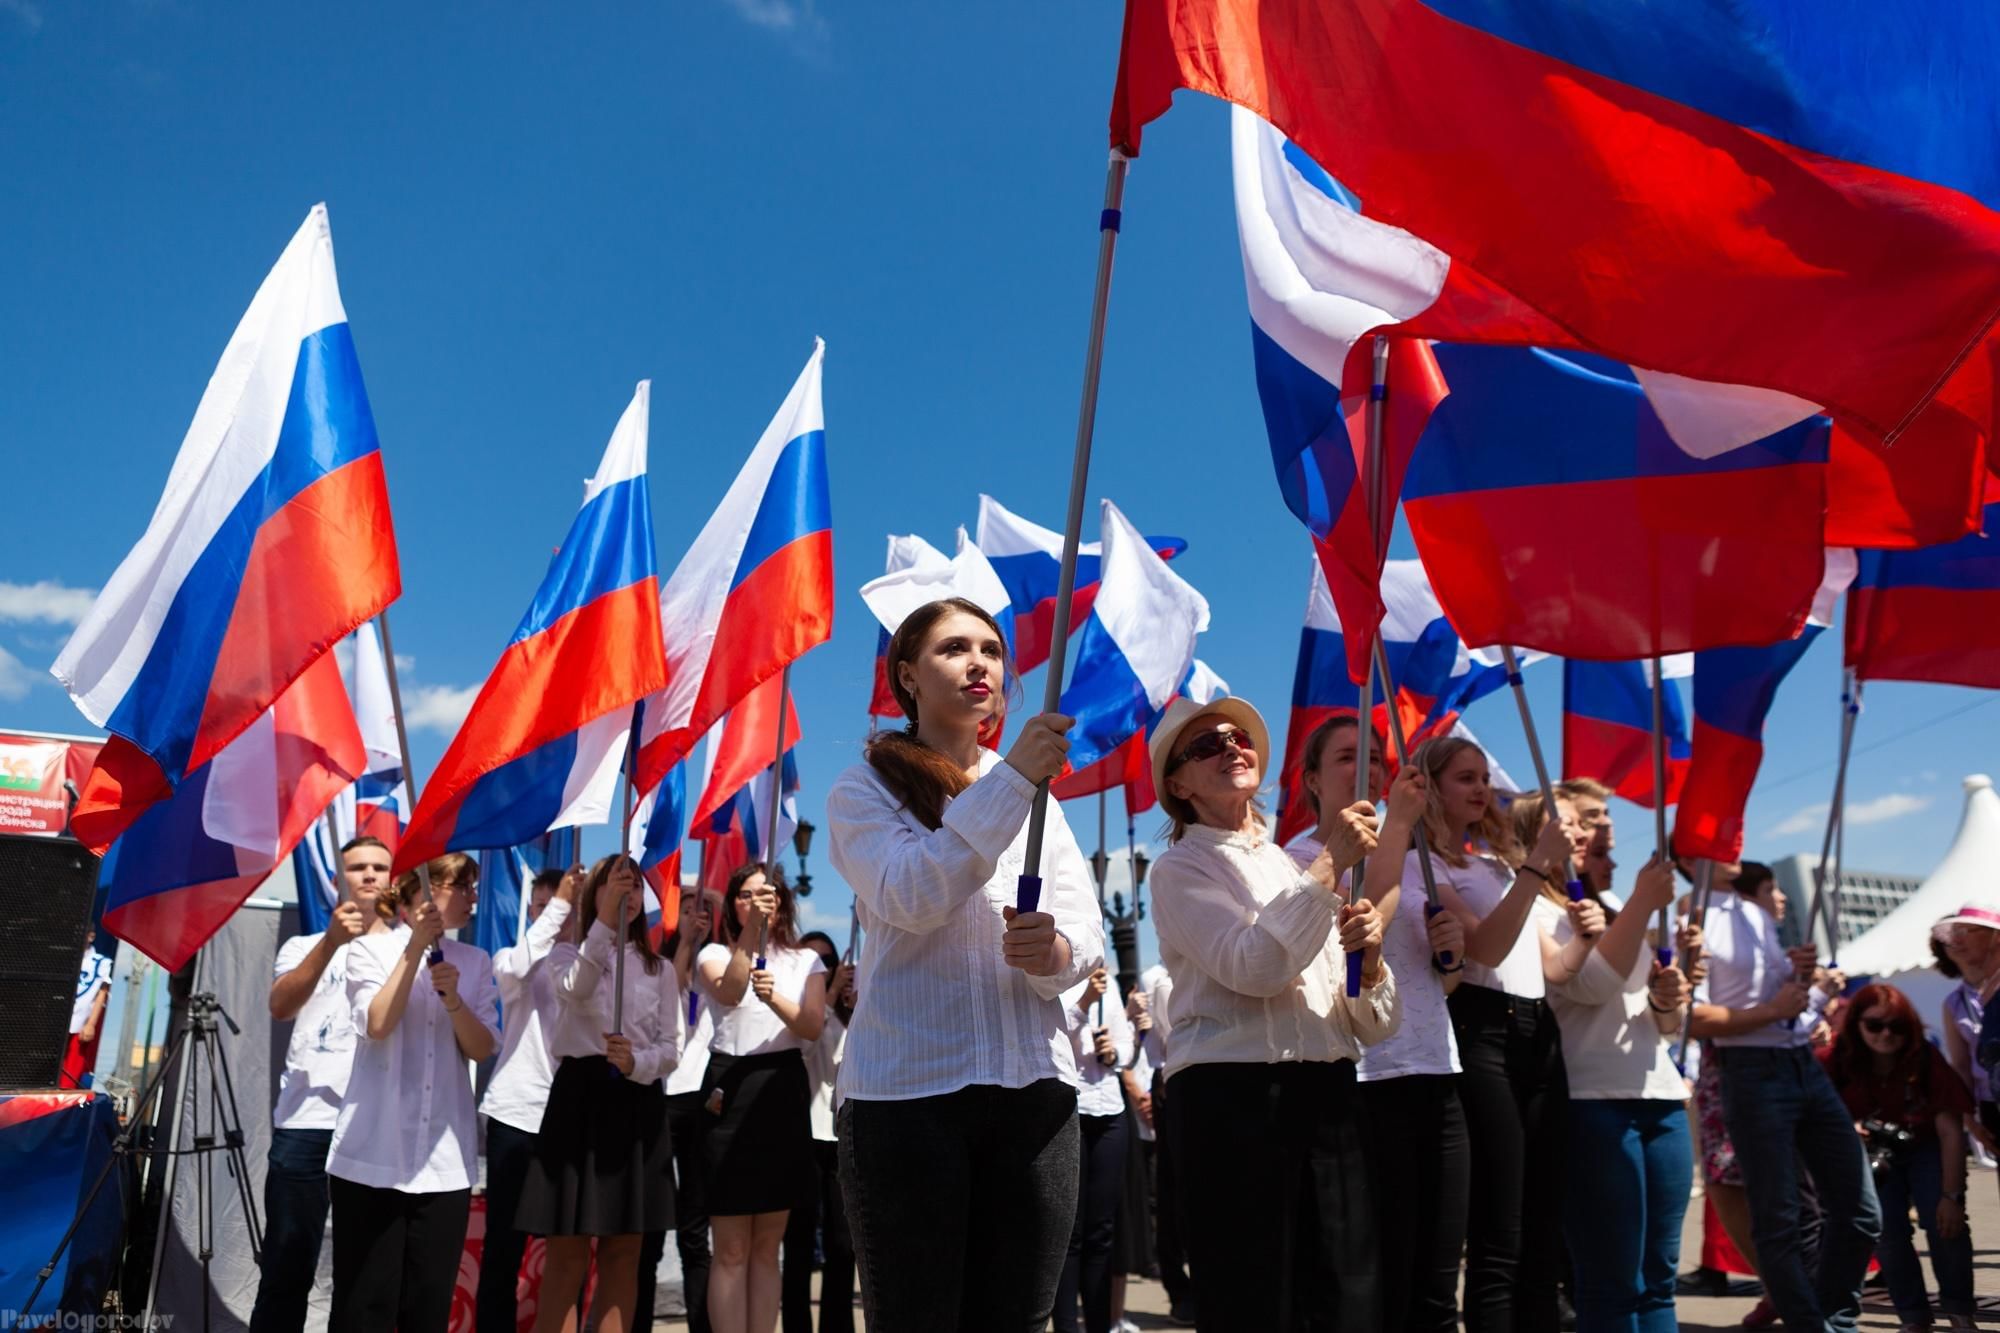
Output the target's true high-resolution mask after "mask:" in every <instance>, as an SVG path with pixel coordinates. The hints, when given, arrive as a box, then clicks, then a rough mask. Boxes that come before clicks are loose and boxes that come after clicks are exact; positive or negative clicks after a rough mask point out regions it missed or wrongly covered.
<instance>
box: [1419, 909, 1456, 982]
mask: <svg viewBox="0 0 2000 1333" xmlns="http://www.w3.org/2000/svg"><path fill="white" fill-rule="evenodd" d="M1443 910H1444V904H1442V903H1425V904H1424V920H1425V921H1427V922H1428V921H1429V920H1430V919H1431V918H1432V917H1434V916H1436V915H1437V914H1438V913H1439V912H1442V911H1443ZM1435 961H1436V963H1437V967H1438V971H1440V972H1449V971H1451V970H1452V962H1451V950H1449V949H1444V950H1441V951H1440V952H1439V953H1438V955H1437V958H1436V960H1435Z"/></svg>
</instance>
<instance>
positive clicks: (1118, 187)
mask: <svg viewBox="0 0 2000 1333" xmlns="http://www.w3.org/2000/svg"><path fill="white" fill-rule="evenodd" d="M1129 164H1130V163H1129V159H1128V158H1127V157H1126V156H1125V154H1123V153H1121V152H1119V151H1118V150H1117V149H1115V148H1114V149H1113V150H1112V151H1111V162H1110V165H1109V166H1108V167H1107V168H1106V169H1105V174H1104V209H1103V211H1102V212H1101V213H1100V214H1099V215H1098V223H1097V226H1098V242H1097V289H1096V293H1095V295H1094V296H1093V297H1092V299H1091V306H1090V341H1089V343H1088V344H1087V345H1086V347H1085V350H1084V358H1083V400H1082V402H1081V404H1080V405H1079V407H1078V409H1077V417H1076V448H1075V452H1074V454H1073V456H1072V458H1071V460H1070V476H1069V512H1068V514H1067V515H1066V516H1065V518H1064V520H1063V545H1062V564H1061V569H1060V573H1059V575H1058V577H1057V581H1056V620H1055V625H1054V627H1053V628H1052V630H1051V632H1050V635H1049V662H1048V667H1049V670H1048V680H1047V683H1046V684H1045V685H1044V686H1043V690H1042V711H1043V712H1045V713H1053V712H1055V711H1056V710H1057V709H1058V708H1059V707H1061V705H1062V685H1063V667H1064V665H1065V661H1066V659H1067V658H1068V656H1069V614H1070V603H1071V602H1072V601H1073V600H1074V598H1075V595H1076V555H1077V548H1078V547H1079V546H1080V545H1082V542H1083V504H1084V495H1085V491H1086V488H1087V487H1088V485H1089V481H1090V444H1091V436H1092V433H1093V431H1095V429H1096V426H1097V382H1098V378H1099V374H1100V372H1101V371H1102V369H1103V366H1104V316H1105V311H1106V309H1107V307H1108V306H1109V304H1110V301H1111V261H1112V259H1113V258H1114V257H1115V256H1116V254H1117V251H1118V228H1119V226H1120V224H1121V222H1122V220H1123V218H1122V208H1123V204H1124V200H1125V172H1126V168H1127V167H1128V166H1129ZM1048 818H1049V784H1048V782H1047V780H1044V781H1043V782H1042V783H1041V784H1040V785H1039V786H1038V787H1037V788H1036V789H1035V803H1034V808H1033V809H1032V810H1031V811H1030V812H1029V814H1028V845H1027V848H1026V854H1025V857H1024V864H1023V865H1022V868H1021V878H1020V883H1019V887H1018V888H1017V889H1016V892H1015V907H1016V910H1017V911H1021V912H1033V911H1035V910H1037V908H1039V907H1040V905H1041V901H1042V834H1043V829H1044V827H1045V826H1046V825H1047V823H1048Z"/></svg>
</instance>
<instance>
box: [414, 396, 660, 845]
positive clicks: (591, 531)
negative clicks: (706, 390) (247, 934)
mask: <svg viewBox="0 0 2000 1333" xmlns="http://www.w3.org/2000/svg"><path fill="white" fill-rule="evenodd" d="M651 388H652V386H651V382H650V381H647V380H641V381H639V387H638V389H637V391H636V392H635V393H634V394H633V395H632V401H631V403H630V405H628V406H627V407H626V409H625V411H624V414H623V415H622V416H620V417H619V419H618V426H617V428H616V429H615V430H613V431H612V433H611V442H610V443H609V444H608V445H607V446H606V447H605V450H604V457H603V460H602V461H601V462H600V463H599V464H598V468H597V475H596V476H594V477H592V478H591V479H590V481H589V482H588V483H587V484H586V485H585V487H584V498H583V507H582V508H581V509H580V510H578V511H577V515H576V518H575V519H574V520H573V521H572V522H571V523H570V529H569V535H568V536H566V537H564V538H563V544H562V546H561V547H560V548H559V549H558V550H557V552H556V556H555V559H554V560H553V561H551V562H550V564H549V570H548V573H547V574H546V575H544V576H543V578H542V586H541V587H540V588H539V589H538V590H536V593H535V599H534V601H533V602H532V603H531V604H530V605H529V607H528V612H527V614H526V615H524V616H523V617H522V618H521V623H520V624H519V625H518V626H516V627H515V629H514V634H513V637H512V639H510V640H509V642H508V644H507V647H506V649H505V651H503V652H502V653H501V655H500V661H499V662H498V664H496V665H495V666H494V668H493V672H492V674H491V675H489V676H488V677H487V678H486V684H485V685H484V686H482V687H481V688H480V691H479V697H478V698H477V699H475V700H473V703H472V711H471V712H470V713H468V714H467V715H466V719H465V722H464V724H463V725H462V726H460V727H459V729H458V735H456V736H454V737H453V738H452V742H451V747H450V748H449V749H447V750H446V751H445V755H444V759H443V761H442V762H440V763H439V765H438V769H437V772H436V773H435V774H433V775H432V777H431V780H430V781H429V782H428V783H426V784H425V786H424V790H423V795H422V797H421V798H420V799H419V800H418V802H417V808H416V812H415V813H414V814H413V815H412V816H411V818H410V826H409V828H408V830H407V831H406V832H405V833H404V840H403V845H402V847H401V848H399V849H398V850H397V853H396V868H397V870H398V871H399V872H400V871H403V870H408V869H410V868H411V867H413V866H417V865H420V864H422V863H423V862H425V861H428V860H430V859H431V858H432V857H434V856H437V855H439V854H441V853H443V852H446V851H450V850H452V849H454V848H478V847H510V846H513V845H514V844H516V843H523V842H527V841H528V840H529V839H531V838H537V837H540V836H541V835H542V834H544V833H546V832H548V831H549V830H550V829H553V828H561V827H566V826H569V825H572V824H583V823H598V822H602V821H603V820H604V819H605V818H606V817H607V816H608V815H609V813H610V809H611V802H612V792H613V789H614V788H615V786H616V784H617V781H618V770H619V767H620V765H621V764H622V762H623V760H624V757H625V745H626V740H627V737H628V735H629V733H630V730H631V720H632V710H633V707H634V705H635V704H636V703H637V702H638V701H639V700H640V699H642V698H644V697H645V696H646V695H647V694H649V693H651V692H652V691H654V690H657V689H659V688H660V685H661V683H662V682H663V681H664V680H665V678H666V662H665V659H664V656H663V651H662V648H661V641H660V615H659V606H660V594H659V576H658V567H657V564H656V563H655V557H654V553H653V514H652V504H651V500H650V498H649V497H648V495H647V491H646V436H647V425H648V415H649V404H650V399H651Z"/></svg>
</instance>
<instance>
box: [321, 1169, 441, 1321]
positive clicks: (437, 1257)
mask: <svg viewBox="0 0 2000 1333" xmlns="http://www.w3.org/2000/svg"><path fill="white" fill-rule="evenodd" d="M328 1184H329V1185H330V1186H331V1192H332V1195H333V1318H332V1319H331V1320H330V1321H329V1322H328V1324H327V1328H328V1329H329V1331H330V1333H383V1330H385V1329H392V1328H393V1329H395V1330H396V1331H397V1333H444V1331H445V1329H446V1328H448V1327H449V1326H450V1324H451V1297H452V1292H453V1291H454V1290H455V1289H456V1287H457V1285H458V1261H459V1258H460V1256H461V1255H462V1254H463V1253H464V1251H465V1224H466V1222H467V1220H468V1219H469V1218H470V1217H471V1214H472V1191H471V1190H469V1189H463V1190H451V1191H448V1192H446V1193H443V1194H404V1193H402V1192H401V1191H400V1190H390V1189H376V1188H375V1187H374V1186H372V1185H357V1184H355V1183H354V1182H353V1181H351V1180H342V1179H341V1178H340V1177H339V1176H333V1177H331V1178H330V1179H329V1181H328Z"/></svg>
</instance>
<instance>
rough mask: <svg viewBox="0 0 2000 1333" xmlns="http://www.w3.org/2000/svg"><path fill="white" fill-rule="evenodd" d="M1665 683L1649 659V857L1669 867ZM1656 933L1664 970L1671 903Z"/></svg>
mask: <svg viewBox="0 0 2000 1333" xmlns="http://www.w3.org/2000/svg"><path fill="white" fill-rule="evenodd" d="M1666 691H1667V682H1666V678H1665V675H1664V674H1663V671H1662V668H1661V665H1660V658H1659V654H1657V653H1655V654H1654V655H1653V855H1654V856H1655V857H1657V858H1658V859H1659V860H1660V861H1661V862H1662V863H1665V864H1671V863H1672V857H1673V849H1672V848H1671V847H1670V846H1669V845H1668V843H1667V723H1666V707H1667V693H1666ZM1658 929H1659V933H1658V935H1656V936H1655V937H1654V940H1653V944H1654V948H1655V950H1656V951H1657V953H1658V956H1659V959H1660V966H1661V967H1665V966H1667V964H1669V963H1671V962H1673V961H1674V908H1673V903H1672V901H1671V900H1669V901H1667V902H1664V903H1661V904H1660V919H1659V926H1658Z"/></svg>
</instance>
